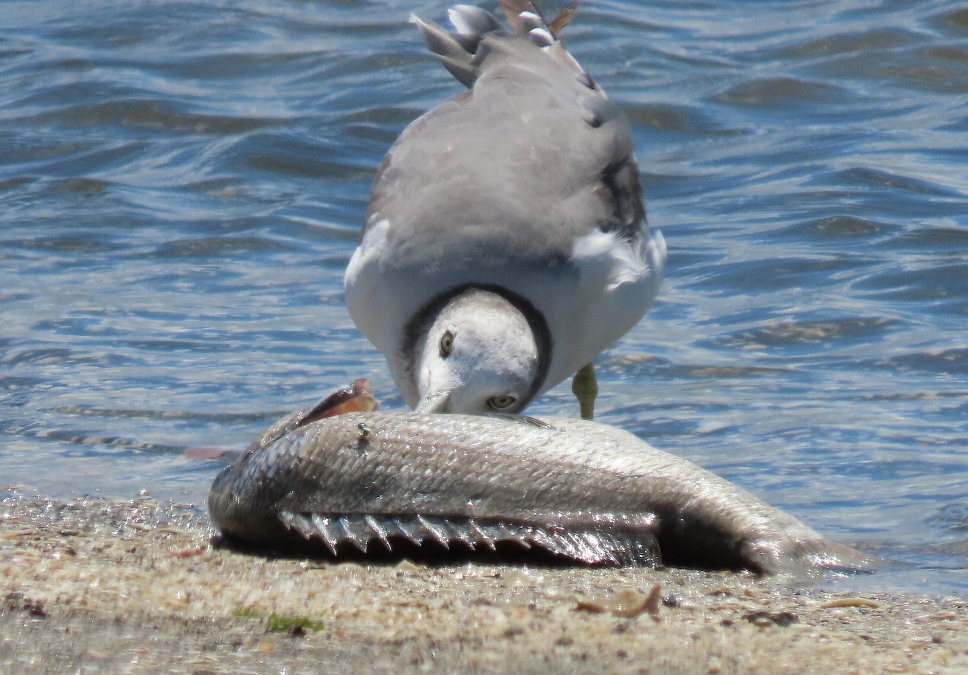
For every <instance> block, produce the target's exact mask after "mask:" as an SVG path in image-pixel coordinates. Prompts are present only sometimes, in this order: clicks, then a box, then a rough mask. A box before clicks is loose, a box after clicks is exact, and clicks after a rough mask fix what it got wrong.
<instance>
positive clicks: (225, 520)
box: [209, 412, 872, 574]
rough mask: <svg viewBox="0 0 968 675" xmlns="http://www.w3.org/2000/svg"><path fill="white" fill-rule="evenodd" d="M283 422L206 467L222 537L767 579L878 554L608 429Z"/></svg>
mask: <svg viewBox="0 0 968 675" xmlns="http://www.w3.org/2000/svg"><path fill="white" fill-rule="evenodd" d="M291 417H292V416H291ZM308 417H311V415H309V416H306V417H304V418H303V419H307V418H308ZM287 420H290V421H289V422H288V423H286V424H283V422H285V420H283V422H280V423H279V424H277V425H276V426H275V427H273V429H275V431H274V432H271V433H267V434H266V435H265V436H264V437H263V438H262V439H259V441H257V442H256V443H254V444H253V445H252V446H251V447H250V448H249V450H248V451H246V453H245V454H244V455H243V457H242V458H241V459H240V460H239V461H238V462H237V463H235V464H234V465H232V466H229V467H227V468H226V469H225V470H223V471H222V472H221V473H220V474H219V475H218V476H217V477H216V478H215V481H214V483H213V485H212V489H211V492H210V495H209V510H210V512H211V515H212V519H213V521H214V522H215V524H216V525H217V527H218V528H219V529H220V530H221V532H222V534H223V535H224V536H225V537H226V538H227V539H229V540H236V541H241V542H245V543H248V544H254V545H257V546H268V547H282V546H293V545H296V546H301V547H309V548H313V547H316V548H318V550H320V551H324V552H328V553H329V554H332V555H334V556H335V555H340V554H341V553H342V552H345V551H348V550H351V549H358V551H359V552H360V553H363V554H365V553H367V552H370V553H372V552H374V550H382V551H384V552H387V551H398V550H399V549H400V548H401V547H403V548H406V547H408V546H409V547H410V548H411V549H413V548H414V547H418V548H420V547H423V549H427V548H431V549H436V550H443V549H450V550H453V549H455V548H459V549H461V550H462V551H466V552H469V554H471V555H472V554H473V552H474V551H482V550H483V551H487V550H494V549H496V548H497V547H498V546H502V547H503V546H517V547H521V548H524V549H529V548H530V549H532V550H534V549H536V550H538V551H543V552H545V554H551V555H552V556H554V557H557V558H558V559H560V560H563V561H572V562H575V563H584V564H590V565H648V566H658V565H661V564H667V565H673V564H674V565H684V566H689V567H702V568H712V569H741V568H745V569H749V570H752V571H756V572H760V573H766V574H775V573H781V572H793V573H804V572H809V571H811V570H817V569H822V568H833V569H842V570H865V569H870V566H871V564H872V559H870V558H867V557H866V556H864V555H862V554H860V553H857V552H855V551H853V550H851V549H849V548H847V547H845V546H841V545H838V544H835V543H833V542H830V541H828V540H826V539H824V538H823V537H822V536H820V535H819V534H817V533H816V532H814V531H813V530H812V529H810V528H809V527H807V526H806V525H804V524H803V523H801V522H800V521H799V520H797V519H796V518H793V517H792V516H790V515H787V514H786V513H783V512H782V511H780V510H778V509H775V508H773V507H771V506H769V505H767V504H766V503H764V502H763V501H761V500H759V499H757V498H756V497H754V496H753V495H751V494H749V493H748V492H746V491H744V490H742V489H740V488H738V487H736V486H734V485H732V484H731V483H729V482H727V481H726V480H724V479H722V478H720V477H718V476H716V475H714V474H712V473H710V472H708V471H705V470H703V469H701V468H699V467H697V466H696V465H694V464H692V463H690V462H687V461H686V460H683V459H681V458H679V457H675V456H673V455H669V454H667V453H664V452H661V451H659V450H656V449H655V448H652V447H651V446H649V445H648V444H646V443H644V442H643V441H642V440H640V439H639V438H637V437H636V436H634V435H632V434H630V433H628V432H626V431H622V430H620V429H617V428H614V427H611V426H607V425H604V424H598V423H594V422H587V421H582V420H574V419H565V418H549V419H545V420H539V419H536V418H533V417H514V416H501V415H440V414H420V413H384V414H381V413H375V412H363V413H357V412H353V413H347V414H343V415H338V416H335V417H328V418H324V419H318V420H316V421H312V422H309V423H303V424H299V423H295V424H293V423H292V421H291V419H290V418H287ZM280 425H281V426H280Z"/></svg>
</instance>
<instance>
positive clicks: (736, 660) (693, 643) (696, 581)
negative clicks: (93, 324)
mask: <svg viewBox="0 0 968 675" xmlns="http://www.w3.org/2000/svg"><path fill="white" fill-rule="evenodd" d="M0 497H4V499H3V500H2V501H0V672H2V673H7V672H10V673H24V674H29V673H57V672H71V673H75V672H80V673H86V672H118V673H162V672H165V673H167V672H173V671H174V672H186V673H194V674H195V675H209V674H211V673H248V672H252V673H261V672H274V673H278V672H285V673H287V675H292V674H293V673H300V672H322V671H326V672H334V673H342V672H346V673H349V672H361V671H365V672H373V673H384V672H385V673H456V672H467V673H505V672H520V673H535V674H537V673H586V672H587V673H605V672H614V673H640V672H642V673H648V672H656V671H658V672H662V673H708V674H710V675H717V674H724V675H725V674H730V673H791V674H792V673H813V672H816V673H829V672H845V673H846V672H856V673H890V672H905V673H907V672H911V673H960V672H968V600H965V599H961V598H958V597H937V596H928V595H912V594H897V593H873V594H867V593H865V594H863V595H860V596H855V595H851V594H849V593H844V592H837V593H829V592H824V591H822V590H818V589H816V588H811V587H810V586H809V582H801V583H798V582H796V581H794V580H790V579H785V578H769V577H767V578H758V577H755V576H752V575H749V574H743V573H740V574H735V573H718V572H701V571H694V570H681V569H663V570H651V569H619V568H598V569H588V568H580V567H563V568H544V567H540V568H533V567H532V568H526V567H521V566H509V565H495V564H461V565H454V566H444V567H427V566H423V565H416V564H413V563H410V562H406V561H405V562H402V563H399V564H396V565H386V564H360V563H358V562H350V563H339V564H336V563H331V562H326V561H316V560H311V559H310V560H305V559H297V558H273V557H266V556H264V555H261V556H260V555H254V554H251V553H244V552H238V551H235V550H232V549H229V548H224V547H219V546H213V544H212V542H213V535H215V531H214V529H212V526H211V523H210V521H209V520H208V517H207V514H202V513H199V512H198V510H196V509H193V508H190V507H188V506H186V505H174V504H163V503H158V502H156V501H155V500H153V499H150V498H143V499H138V500H120V501H112V500H97V499H75V500H71V501H63V500H52V499H45V498H42V497H37V496H33V495H27V494H24V493H20V492H17V491H12V490H9V489H7V490H2V491H0ZM657 587H658V589H657Z"/></svg>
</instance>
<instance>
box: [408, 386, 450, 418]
mask: <svg viewBox="0 0 968 675" xmlns="http://www.w3.org/2000/svg"><path fill="white" fill-rule="evenodd" d="M448 403H450V392H449V391H439V392H436V393H433V394H427V396H425V397H424V398H423V400H422V401H420V403H418V404H417V407H416V408H414V410H415V411H416V412H418V413H445V412H447V404H448Z"/></svg>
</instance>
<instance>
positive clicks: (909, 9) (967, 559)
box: [0, 0, 968, 593]
mask: <svg viewBox="0 0 968 675" xmlns="http://www.w3.org/2000/svg"><path fill="white" fill-rule="evenodd" d="M494 4H496V3H495V2H493V1H492V2H490V3H489V4H487V5H485V6H487V7H488V8H491V9H493V5H494ZM447 6H448V3H447V2H444V1H437V0H433V1H428V0H425V1H421V2H409V3H408V2H402V0H370V1H366V0H330V1H324V0H319V1H315V2H312V1H303V0H270V1H262V0H260V1H259V2H241V1H239V2H228V1H225V2H219V1H216V0H211V1H206V0H193V1H188V2H152V3H136V2H127V3H125V2H114V1H107V0H78V1H77V2H72V3H64V2H58V1H56V0H39V1H31V2H5V3H4V5H3V12H0V320H2V321H0V487H2V486H3V485H25V486H29V487H31V488H34V489H37V490H39V491H41V492H42V493H43V494H46V495H50V496H61V497H66V496H70V495H81V494H100V495H103V496H107V497H131V496H134V495H136V494H137V493H138V492H139V491H141V490H147V491H149V492H150V493H151V494H153V495H155V496H157V497H159V498H163V499H175V500H178V501H189V502H194V503H197V504H199V505H201V504H203V503H204V500H205V496H206V494H207V490H208V486H209V484H210V482H211V479H212V477H213V476H214V474H215V473H216V472H217V471H218V469H219V468H220V467H221V466H222V465H224V461H221V460H198V459H190V458H188V457H186V456H185V455H184V450H185V449H186V448H188V447H191V446H196V445H207V444H217V445H227V446H244V445H246V444H247V443H248V442H249V441H250V440H251V439H252V438H253V437H254V436H255V435H256V434H257V433H259V432H260V431H261V430H262V429H263V428H265V427H266V426H267V425H268V424H269V423H270V422H271V421H272V420H274V419H275V418H277V417H278V416H280V415H281V414H283V413H285V412H288V411H290V410H292V409H295V408H297V407H300V406H303V405H306V404H307V403H309V402H312V401H314V400H315V399H316V398H318V396H320V395H321V394H323V393H325V392H326V391H327V390H330V389H332V388H333V387H335V386H337V385H339V384H342V383H345V382H349V381H352V380H353V379H355V378H357V377H360V376H365V377H368V378H369V379H370V380H371V381H372V382H373V384H374V387H375V389H376V392H377V395H378V396H379V397H380V398H381V399H382V401H383V405H384V408H385V409H393V408H397V409H399V408H402V407H403V403H402V400H401V398H400V396H399V394H398V393H397V392H396V391H395V388H394V386H393V383H392V380H391V379H390V377H389V374H388V372H387V369H386V365H385V363H384V361H383V358H382V357H381V356H380V354H379V353H377V352H376V351H375V349H373V348H372V346H371V345H370V344H369V343H368V342H367V341H366V340H365V339H364V338H363V337H362V336H361V335H360V333H359V332H358V331H357V330H356V329H355V327H354V326H353V324H352V322H351V321H350V319H349V316H348V314H347V312H346V308H345V305H344V301H343V294H342V274H343V270H344V268H345V266H346V264H347V262H348V260H349V257H350V255H351V253H352V251H353V249H354V247H355V245H356V240H357V236H358V231H359V228H360V225H361V222H362V217H363V212H364V210H365V207H366V200H367V196H368V192H369V187H370V182H371V180H372V177H373V175H374V172H375V170H376V168H377V166H379V163H380V160H381V158H382V156H383V154H384V153H385V152H386V150H387V148H388V147H389V145H390V143H392V142H393V140H394V138H395V137H396V136H397V134H399V132H400V131H401V130H402V129H403V128H404V127H405V126H406V125H407V124H408V123H409V122H410V121H411V120H413V119H414V118H415V117H416V116H418V115H419V114H420V113H422V112H424V111H426V110H428V109H429V108H431V107H432V106H434V105H435V104H436V103H438V102H439V101H441V100H442V99H444V98H445V97H447V96H449V95H451V94H454V93H457V92H458V91H459V90H460V89H461V85H459V84H458V83H457V82H456V81H454V80H453V79H452V78H451V77H450V75H449V74H448V73H447V72H446V71H445V70H444V69H443V68H442V67H441V66H440V65H439V64H438V63H437V62H436V61H435V60H434V59H433V58H432V57H431V56H430V55H429V54H428V53H427V51H426V49H425V47H424V45H423V42H422V41H421V39H420V38H419V36H418V34H417V32H416V30H415V29H414V28H413V27H412V26H410V25H408V23H407V18H408V15H409V13H410V12H411V11H413V12H415V13H417V14H418V15H420V16H422V17H426V18H430V19H435V20H438V21H444V20H445V16H446V14H445V13H446V8H447ZM550 9H551V11H554V9H553V8H550ZM565 41H566V44H567V46H568V48H569V49H570V50H571V51H572V52H573V54H574V55H575V56H576V58H578V60H579V61H580V62H581V63H582V64H583V65H584V66H585V67H586V68H587V69H588V70H589V71H590V72H591V73H592V74H593V75H594V76H595V78H596V80H597V81H598V82H599V83H601V84H602V86H603V87H604V88H605V89H606V91H607V92H608V93H609V95H610V97H611V98H612V99H613V100H616V101H617V102H619V103H620V104H621V105H622V106H623V107H624V109H625V110H626V112H627V114H628V116H629V118H630V119H631V121H632V124H633V129H634V134H635V139H636V142H637V153H636V156H637V158H638V161H639V165H640V168H641V172H642V184H643V189H644V192H645V196H646V200H647V205H648V210H649V219H650V223H651V225H652V226H653V227H656V228H659V229H661V230H662V232H663V233H664V235H665V237H666V240H667V242H668V245H669V266H668V272H667V279H666V282H665V285H664V286H663V289H662V291H661V294H660V297H659V300H658V302H657V303H656V305H655V307H654V308H653V309H652V310H651V311H650V312H649V314H648V315H647V317H646V319H645V320H643V321H642V322H641V323H640V324H639V326H637V327H636V328H635V329H634V330H633V331H632V332H630V333H629V334H628V336H627V337H626V338H625V339H623V340H622V341H620V342H619V343H617V344H616V345H615V346H613V347H612V348H611V349H609V350H608V351H606V352H605V353H604V354H602V355H601V356H600V357H599V358H598V360H597V365H598V371H599V378H600V387H601V395H600V399H599V404H598V411H599V419H600V420H601V421H603V422H607V423H610V424H615V425H618V426H621V427H624V428H627V429H630V430H632V431H634V432H635V433H637V434H638V435H639V436H641V437H642V438H644V439H646V440H647V441H649V442H650V443H652V444H653V445H655V446H656V447H658V448H661V449H664V450H667V451H670V452H673V453H676V454H679V455H681V456H683V457H686V458H688V459H690V460H693V461H695V462H697V463H699V464H701V465H702V466H704V467H706V468H709V469H711V470H713V471H716V472H717V473H720V474H721V475H723V476H725V477H726V478H728V479H730V480H732V481H734V482H736V483H737V484H740V485H742V486H744V487H746V488H747V489H749V490H751V491H753V492H754V493H756V494H758V495H760V496H762V497H763V498H764V499H766V500H767V501H769V502H770V503H772V504H774V505H777V506H780V507H782V508H784V509H787V510H788V511H790V512H791V513H793V514H795V515H797V516H798V517H800V518H802V519H803V520H805V521H806V522H807V523H809V524H810V525H811V526H813V527H815V528H816V529H818V530H820V531H822V532H824V533H825V534H828V535H830V536H831V537H833V538H835V539H838V540H841V541H846V542H852V543H855V544H857V545H859V546H861V547H862V548H864V549H866V550H868V551H872V552H874V553H877V554H879V555H881V556H884V557H886V558H889V559H891V560H894V561H899V562H901V563H903V564H901V565H898V566H895V567H892V568H889V569H888V570H885V571H881V572H879V573H878V574H876V575H874V577H873V578H871V579H868V580H867V581H866V582H864V583H867V584H869V585H871V586H872V587H878V588H881V589H885V590H891V589H899V590H905V589H906V590H911V589H915V590H922V591H926V592H938V593H948V592H959V593H964V592H968V572H966V569H965V568H966V566H968V499H966V497H968V453H966V450H968V447H966V446H968V441H966V438H968V337H966V332H968V140H966V139H968V3H965V2H938V1H936V0H932V1H915V0H905V1H904V2H900V1H890V0H800V1H793V0H772V1H768V0H763V1H760V2H755V3H749V2H739V1H735V0H708V1H704V2H690V1H683V0H674V1H673V0H667V1H663V0H585V2H583V4H582V5H581V7H580V8H579V11H578V14H577V17H576V18H575V20H574V22H573V24H572V25H571V26H569V28H568V29H567V31H566V33H565ZM531 411H532V412H533V413H535V414H566V415H573V416H574V415H577V407H576V405H575V403H574V402H573V400H572V397H571V394H570V392H569V389H568V386H567V384H566V385H562V386H559V387H557V388H556V389H554V390H553V391H552V392H550V393H549V394H548V395H546V396H545V397H543V398H542V399H541V400H539V401H538V402H537V403H536V404H535V405H534V406H533V407H532V409H531ZM830 583H836V582H835V581H831V582H830ZM853 583H857V581H856V580H854V581H853Z"/></svg>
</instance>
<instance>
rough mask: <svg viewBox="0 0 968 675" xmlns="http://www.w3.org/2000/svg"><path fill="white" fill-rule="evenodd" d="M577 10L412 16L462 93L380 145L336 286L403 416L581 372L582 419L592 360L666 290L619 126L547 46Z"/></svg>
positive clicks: (503, 398)
mask: <svg viewBox="0 0 968 675" xmlns="http://www.w3.org/2000/svg"><path fill="white" fill-rule="evenodd" d="M576 5H577V3H573V4H571V5H569V6H568V7H566V8H565V9H564V10H562V12H561V13H559V14H558V15H557V16H555V17H554V18H553V19H551V20H550V21H548V20H546V19H545V17H544V16H543V15H542V14H541V13H540V12H539V11H538V10H537V9H536V8H535V7H534V5H532V4H531V2H528V1H527V0H501V7H502V9H503V13H504V16H505V17H506V19H507V21H508V23H509V24H510V27H511V28H512V30H511V31H508V30H506V29H505V28H504V27H503V26H502V25H501V23H500V22H499V21H498V19H497V18H496V17H495V16H494V15H493V14H491V13H490V12H487V11H485V10H483V9H481V8H478V7H474V6H470V5H457V6H455V7H453V8H452V9H450V10H449V11H448V18H449V19H450V22H451V24H452V25H453V27H454V30H453V31H448V30H446V29H444V28H442V27H441V26H439V25H438V24H436V23H434V22H432V21H424V20H421V19H419V18H417V17H416V16H413V15H411V17H410V21H411V23H413V24H416V26H417V28H418V29H419V30H420V33H421V34H422V36H423V38H424V40H425V41H426V43H427V46H428V47H429V48H430V50H431V51H432V52H434V54H436V55H437V57H438V58H439V59H440V61H441V62H442V63H443V65H444V67H445V68H447V70H448V71H450V73H451V74H452V75H453V76H454V77H455V78H457V80H458V81H460V82H461V83H462V84H464V85H465V86H466V87H467V88H468V90H467V91H464V92H462V93H459V94H457V95H456V96H453V97H452V98H449V99H447V100H446V101H444V102H443V103H441V104H440V105H438V106H437V107H436V108H434V109H433V110H431V111H430V112H428V113H426V114H424V115H423V116H421V117H419V118H418V119H417V120H415V121H414V122H413V123H412V124H410V125H409V126H408V127H407V128H406V129H405V130H404V131H403V133H402V134H401V135H400V137H399V138H398V139H397V141H396V142H395V143H394V144H393V146H392V147H391V148H390V150H389V151H388V152H387V154H386V157H385V158H384V159H383V163H382V164H381V166H380V168H379V170H378V172H377V175H376V178H375V179H374V183H373V189H372V193H371V196H370V201H369V205H368V208H367V212H366V215H365V219H364V221H365V222H364V226H363V231H362V238H361V242H360V245H359V247H358V248H357V249H356V251H355V252H354V254H353V256H352V258H351V260H350V262H349V265H348V267H347V270H346V276H345V291H346V304H347V307H348V309H349V312H350V315H351V317H352V319H353V321H354V322H355V323H356V325H357V327H358V328H359V329H360V330H361V331H362V333H363V334H364V335H365V336H366V337H367V338H368V339H369V340H370V341H371V342H372V343H373V344H374V345H375V346H376V347H377V348H378V349H379V350H380V351H381V352H382V353H383V355H384V356H385V358H386V360H387V364H388V366H389V368H390V371H391V374H392V375H393V379H394V382H395V383H396V384H397V386H398V387H399V388H400V391H401V393H402V394H403V398H404V400H405V401H406V403H407V405H408V406H410V407H411V408H414V409H416V410H417V411H420V412H439V413H444V412H449V413H471V414H474V413H507V414H515V413H520V412H521V411H523V410H524V409H525V408H526V407H527V406H528V405H529V404H530V403H531V402H532V401H533V400H534V399H535V397H536V396H538V395H540V394H542V393H544V392H545V391H547V390H548V389H551V387H553V386H555V385H557V384H558V383H560V382H562V381H564V380H565V379H567V378H568V377H570V376H571V375H573V374H575V373H576V372H577V373H578V374H577V375H576V378H575V381H574V384H573V390H574V391H575V392H576V395H578V398H579V401H580V403H581V407H582V416H583V417H586V418H590V417H591V416H592V414H593V406H594V398H595V395H596V393H597V385H596V384H595V378H594V369H593V367H592V365H591V363H592V359H593V358H594V357H595V356H596V355H597V354H599V353H600V352H602V351H603V350H605V349H607V348H608V347H609V346H611V345H612V344H613V343H614V342H615V341H616V340H618V339H619V338H621V337H622V336H623V335H625V333H627V332H628V331H629V330H630V329H631V328H632V327H633V326H635V325H636V324H637V323H638V322H639V320H640V319H641V318H642V317H643V316H644V315H645V313H646V311H647V310H648V309H649V307H650V306H651V305H652V302H653V301H654V299H655V297H656V294H657V293H658V290H659V286H660V285H661V283H662V278H663V274H664V271H665V262H666V246H665V241H664V240H663V238H662V234H661V233H660V232H659V231H657V230H656V231H654V232H653V233H651V234H650V232H649V229H648V228H647V227H646V221H645V207H644V204H643V200H642V190H641V187H640V184H639V170H638V166H637V165H636V162H635V158H634V157H633V154H632V153H633V142H632V134H631V129H630V127H629V123H628V120H627V119H626V118H625V116H624V115H623V114H622V112H621V111H620V110H619V108H618V107H617V106H616V105H615V104H614V103H612V102H611V101H609V100H608V97H607V96H606V95H605V92H603V91H602V89H601V87H600V86H599V85H598V84H597V83H596V82H595V81H594V80H593V79H592V77H591V75H589V74H588V73H587V72H586V71H585V70H584V69H583V68H582V67H581V66H580V65H579V64H578V62H577V61H576V60H575V59H574V58H573V57H572V56H571V54H569V53H568V52H567V51H565V49H564V47H563V46H562V44H561V42H560V41H559V39H558V36H559V34H560V33H561V30H562V29H563V28H564V27H565V26H566V25H567V24H568V22H569V21H570V20H571V18H572V16H573V15H574V13H575V8H576Z"/></svg>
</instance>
